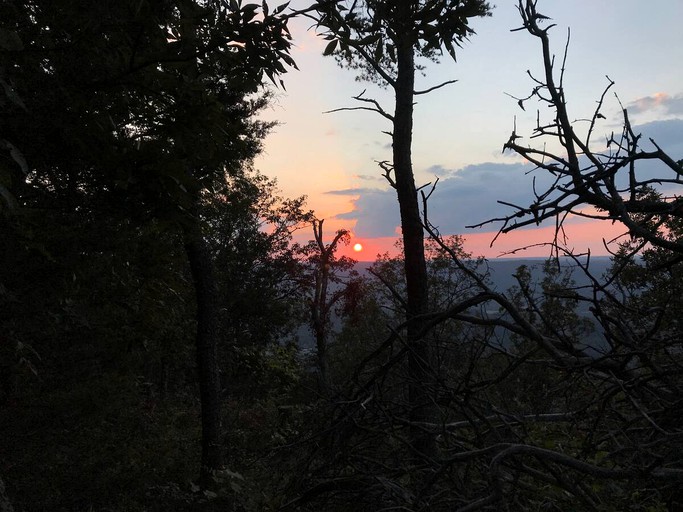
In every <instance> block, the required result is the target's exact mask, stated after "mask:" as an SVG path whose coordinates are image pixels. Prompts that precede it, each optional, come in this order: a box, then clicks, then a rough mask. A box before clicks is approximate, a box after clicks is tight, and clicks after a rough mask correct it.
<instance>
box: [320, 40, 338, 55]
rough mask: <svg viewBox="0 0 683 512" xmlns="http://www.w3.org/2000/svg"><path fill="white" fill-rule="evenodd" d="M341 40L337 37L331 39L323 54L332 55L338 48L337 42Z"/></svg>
mask: <svg viewBox="0 0 683 512" xmlns="http://www.w3.org/2000/svg"><path fill="white" fill-rule="evenodd" d="M338 42H339V41H338V40H337V39H335V40H333V41H330V42H329V43H328V44H327V46H326V47H325V50H324V51H323V55H332V53H334V50H336V49H337V43H338Z"/></svg>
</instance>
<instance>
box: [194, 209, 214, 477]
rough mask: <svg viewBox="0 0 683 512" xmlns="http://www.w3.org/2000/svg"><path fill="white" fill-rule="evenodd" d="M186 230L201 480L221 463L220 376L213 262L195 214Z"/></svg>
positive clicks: (211, 473) (209, 475) (212, 472)
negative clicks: (194, 322)
mask: <svg viewBox="0 0 683 512" xmlns="http://www.w3.org/2000/svg"><path fill="white" fill-rule="evenodd" d="M190 222H191V223H192V224H191V225H190V226H189V227H186V229H185V252H186V253H187V259H188V261H189V263H190V270H191V272H192V279H193V281H194V287H195V294H196V300H197V338H196V351H197V354H196V356H197V371H198V376H199V397H200V400H201V409H202V466H201V471H200V482H201V483H202V485H207V484H210V483H211V476H212V475H213V474H214V473H215V472H216V471H217V470H219V469H221V467H222V466H223V453H222V440H221V435H222V426H221V401H220V379H219V373H218V299H217V297H218V294H217V291H216V284H215V280H214V272H213V262H212V261H211V256H210V254H209V248H208V246H207V244H206V241H205V240H204V238H203V236H202V233H201V229H200V226H199V220H198V219H197V218H196V217H195V218H193V219H192V220H190Z"/></svg>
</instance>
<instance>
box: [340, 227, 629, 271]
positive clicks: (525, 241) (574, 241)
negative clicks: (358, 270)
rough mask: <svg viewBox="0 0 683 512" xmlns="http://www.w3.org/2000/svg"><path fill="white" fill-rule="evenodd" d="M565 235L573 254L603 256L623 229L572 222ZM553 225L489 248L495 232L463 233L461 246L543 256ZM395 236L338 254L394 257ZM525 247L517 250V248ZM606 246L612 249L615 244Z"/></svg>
mask: <svg viewBox="0 0 683 512" xmlns="http://www.w3.org/2000/svg"><path fill="white" fill-rule="evenodd" d="M564 231H565V234H566V236H567V240H566V245H567V247H569V248H571V249H572V250H573V251H574V252H575V253H576V254H580V253H585V252H586V251H588V250H589V249H590V252H591V254H592V255H593V256H607V255H609V253H608V251H607V250H606V249H605V246H604V244H603V239H604V240H605V241H607V242H610V241H611V240H612V239H615V238H618V237H619V236H621V235H623V234H624V233H625V231H626V229H625V228H624V227H623V226H622V225H621V224H612V223H610V222H605V221H576V222H570V223H567V224H565V226H564ZM554 233H555V228H554V226H547V227H539V228H535V229H520V230H519V231H512V232H511V233H507V234H505V235H500V236H499V237H498V239H497V240H496V241H495V243H494V244H493V247H491V242H492V240H493V239H494V238H495V236H496V233H495V232H490V231H489V232H483V233H481V232H479V233H475V232H471V233H464V234H463V237H464V239H465V244H464V249H465V251H466V252H468V253H470V254H471V255H472V256H473V257H478V256H484V257H486V258H539V257H542V258H545V257H549V256H550V255H551V248H550V246H549V245H543V244H547V243H548V242H551V241H552V240H553V236H554ZM397 240H398V237H377V238H364V239H363V244H362V245H363V250H362V252H360V253H359V252H357V251H355V246H353V245H349V246H341V247H339V251H338V253H337V254H338V255H339V256H347V257H349V258H353V259H356V260H360V261H374V260H375V259H376V258H377V256H379V255H382V254H385V253H388V254H389V256H397V255H398V250H397V248H396V245H395V244H396V241H397ZM523 247H527V249H524V250H521V248H523ZM610 248H611V249H612V250H616V245H615V244H611V245H610Z"/></svg>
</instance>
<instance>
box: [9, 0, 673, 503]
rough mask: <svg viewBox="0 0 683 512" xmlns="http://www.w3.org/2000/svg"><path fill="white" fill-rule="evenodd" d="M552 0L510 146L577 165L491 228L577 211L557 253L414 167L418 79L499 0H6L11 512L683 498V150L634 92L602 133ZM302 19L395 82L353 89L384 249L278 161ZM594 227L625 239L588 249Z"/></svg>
mask: <svg viewBox="0 0 683 512" xmlns="http://www.w3.org/2000/svg"><path fill="white" fill-rule="evenodd" d="M542 9H543V2H540V5H539V6H538V10H537V2H535V1H532V0H520V1H519V14H520V20H519V22H520V31H522V32H524V33H525V34H526V37H529V38H534V39H535V40H537V41H538V42H539V44H540V48H541V51H540V52H539V60H540V62H541V63H542V66H543V70H544V74H543V75H542V76H533V75H532V74H531V73H530V75H531V76H530V80H531V84H530V91H531V94H530V96H529V97H528V98H522V99H518V98H515V100H517V101H519V105H520V106H521V107H522V108H524V105H525V104H527V105H528V104H529V103H530V102H531V101H538V102H540V103H541V105H542V106H543V107H544V108H543V110H542V112H543V113H542V114H539V122H538V126H537V127H536V129H535V131H534V132H533V133H531V134H525V135H526V136H527V138H526V139H522V135H521V134H518V133H516V132H513V133H512V135H511V137H510V138H509V140H508V141H507V143H505V151H509V152H512V153H514V154H515V155H517V157H519V158H522V159H524V160H525V161H527V162H529V163H530V164H532V165H533V166H534V167H535V168H536V171H537V172H539V173H545V174H546V175H548V176H550V177H551V178H552V179H549V180H546V181H544V182H543V183H546V182H547V183H548V184H549V185H548V187H547V188H546V189H543V190H541V189H540V188H539V189H537V190H534V191H533V194H534V198H535V199H534V202H533V204H531V205H524V206H521V205H508V206H509V208H510V210H509V215H507V216H506V217H504V218H498V219H491V223H493V225H495V229H499V230H500V232H501V233H505V232H509V231H512V230H517V229H524V228H532V227H534V226H537V225H539V224H540V223H542V222H543V221H547V222H550V223H551V224H553V225H554V226H555V231H554V237H553V238H551V239H549V240H547V244H546V245H547V248H548V255H549V257H548V258H547V259H543V260H538V261H535V262H530V261H514V260H502V261H487V260H486V259H485V258H482V257H479V255H477V254H470V253H468V252H467V250H466V238H463V237H462V236H460V235H448V234H442V233H440V232H439V230H438V228H437V227H436V226H434V225H433V224H432V222H430V209H429V205H430V203H429V201H430V198H431V196H432V193H433V192H434V190H435V189H438V182H436V183H434V184H432V185H431V186H428V187H421V188H420V187H416V184H415V179H414V175H413V165H412V155H411V148H412V147H413V139H412V136H413V116H414V109H416V108H419V105H417V103H416V101H415V98H416V97H417V96H420V95H421V94H428V93H430V92H431V90H423V91H417V90H416V89H415V75H416V73H419V72H420V71H421V69H422V67H421V62H426V61H437V60H438V59H439V58H444V59H450V58H453V59H455V57H456V53H457V52H460V51H461V50H462V48H461V46H462V43H463V42H464V41H466V40H467V39H468V38H470V37H474V32H473V30H472V29H471V26H470V22H471V21H472V20H473V19H474V18H477V17H482V16H489V15H491V14H492V12H494V11H493V6H492V5H490V4H489V3H488V2H486V1H483V0H468V1H454V0H428V1H422V0H410V1H405V2H392V1H385V0H365V1H350V0H349V1H347V0H335V1H329V0H316V1H313V0H312V3H311V5H310V6H308V7H307V8H305V9H302V10H298V11H295V10H293V9H292V8H290V7H289V6H288V5H287V4H284V5H279V6H275V5H269V4H268V2H264V3H263V4H261V5H257V4H249V3H244V2H241V1H236V0H230V1H227V0H226V1H222V0H221V1H218V0H216V1H208V0H206V1H205V0H166V1H163V2H156V1H150V0H118V1H115V2H84V1H81V0H69V1H66V0H58V1H55V0H28V1H14V0H10V1H6V2H2V3H0V85H1V86H2V87H1V88H0V511H2V512H5V511H10V510H15V511H17V512H20V511H55V512H56V511H83V512H85V511H88V512H95V511H101V512H105V511H110V512H123V511H162V510H163V511H166V510H188V511H189V510H207V511H208V510H212V511H213V510H215V511H219V510H220V511H269V510H273V511H274V510H283V511H284V510H301V511H309V510H310V511H320V510H324V511H328V510H329V511H351V510H353V511H379V510H405V511H446V510H449V511H451V510H455V511H460V512H465V511H474V510H487V511H497V510H509V511H527V510H538V511H541V510H574V511H596V510H600V511H603V510H604V511H609V510H613V511H621V510H624V511H626V510H628V511H649V512H655V511H665V510H670V511H677V510H682V509H683V493H682V491H681V488H682V484H683V414H682V412H681V411H682V410H683V407H682V405H683V402H682V398H681V397H683V366H682V365H683V346H682V340H683V330H682V326H681V318H683V317H682V316H681V308H682V307H683V302H682V299H681V297H683V293H682V289H681V288H682V286H683V281H682V280H681V275H682V274H681V269H682V265H683V242H682V240H683V238H682V237H683V231H682V225H681V218H682V217H683V207H682V206H683V199H681V197H680V195H679V194H680V192H679V189H680V183H681V180H680V177H681V174H683V160H681V158H683V155H670V154H668V153H667V152H666V151H664V150H663V149H662V148H661V147H660V146H658V145H657V143H656V141H652V143H651V145H642V144H641V142H642V141H641V139H640V135H639V134H638V133H635V131H634V129H633V128H632V126H631V124H630V121H629V118H628V113H627V111H626V110H624V111H623V123H622V126H621V127H620V128H619V129H618V130H616V131H614V132H613V133H612V136H611V139H609V140H608V141H607V146H608V147H607V149H604V148H602V146H599V145H597V143H596V142H595V139H596V138H599V137H596V135H595V126H596V124H598V123H600V121H601V119H603V118H604V115H603V114H602V110H601V109H602V106H603V100H604V97H605V94H607V92H608V91H609V90H610V89H611V88H612V86H613V85H614V84H613V83H612V82H611V81H610V82H609V85H608V87H607V88H606V90H605V94H603V97H602V98H598V102H597V103H596V105H597V106H596V109H595V111H594V112H589V113H588V114H586V113H585V112H580V113H572V114H570V113H569V107H568V104H567V101H566V98H565V90H564V86H563V76H564V73H565V72H566V73H570V72H571V69H567V70H566V71H565V68H564V64H560V62H562V58H561V55H560V56H558V57H557V58H555V57H553V51H552V49H551V47H550V35H551V34H552V33H553V31H552V25H550V24H548V23H546V17H545V16H543V15H542V14H541V12H542ZM494 15H495V13H494ZM295 17H305V18H306V19H308V20H310V21H311V23H312V24H313V28H314V29H315V30H316V33H317V34H319V36H320V37H322V38H324V39H325V41H326V48H325V54H326V55H329V56H332V57H333V58H335V59H336V60H337V62H338V63H339V64H340V65H341V66H342V67H344V69H346V70H347V71H348V72H349V73H352V74H356V75H357V76H358V78H359V80H361V81H363V80H364V81H370V82H373V83H379V84H382V86H383V87H385V88H387V89H388V90H389V91H390V92H391V94H392V95H393V96H392V98H393V99H394V100H395V102H394V105H393V107H394V109H393V110H391V111H387V110H385V109H384V108H383V107H381V106H380V105H379V103H378V102H376V101H374V100H372V99H371V98H368V97H364V96H362V95H361V96H357V97H356V100H357V101H358V102H359V105H360V106H361V107H360V108H362V109H364V110H370V111H373V112H374V113H376V114H377V115H379V116H381V117H382V118H384V119H385V120H386V121H387V122H388V123H389V124H390V125H391V128H390V131H389V132H388V135H389V136H390V137H391V139H392V146H391V152H392V153H391V160H390V161H383V162H380V163H379V166H380V172H381V174H382V175H383V176H384V177H385V178H386V180H387V183H388V184H389V185H390V186H391V188H392V189H393V190H394V191H395V192H396V209H397V212H399V214H400V220H401V239H400V241H399V247H400V250H399V251H397V254H395V255H391V254H385V255H380V256H379V257H378V258H377V259H376V261H374V262H372V263H370V264H368V265H364V266H363V267H362V268H361V267H355V266H354V264H355V262H354V261H353V260H351V259H349V258H347V257H344V256H340V248H341V247H343V246H344V244H348V243H349V241H350V232H349V231H348V230H339V231H328V230H326V229H325V224H324V220H323V219H319V218H317V216H316V212H314V211H310V210H309V208H308V207H307V206H306V201H305V198H284V197H281V193H280V192H279V190H278V186H277V183H276V182H274V181H273V180H271V179H269V178H266V177H265V176H264V175H263V174H261V173H260V172H259V171H258V170H256V169H255V168H254V165H253V162H254V159H255V157H256V156H257V155H258V154H259V153H260V152H261V151H262V149H263V141H264V137H265V136H266V135H267V134H268V132H269V130H270V129H271V128H272V127H273V125H272V124H271V123H267V122H264V121H262V120H261V118H260V117H259V114H260V113H261V112H262V110H263V109H264V108H265V107H267V106H268V105H269V102H270V101H271V98H272V91H273V90H274V88H277V87H285V86H286V79H287V77H286V73H287V72H288V71H290V70H292V69H294V68H295V67H296V63H295V62H294V60H293V59H292V57H291V56H290V49H291V45H292V44H295V43H296V41H292V39H291V36H290V34H289V32H288V30H287V24H288V22H290V20H291V19H293V18H295ZM462 51H465V50H462ZM564 51H570V50H567V49H566V48H565V49H564ZM442 85H444V84H442ZM440 87H441V86H436V87H434V89H436V88H440ZM349 110H354V108H350V109H349ZM578 116H582V117H581V119H582V121H581V122H577V121H575V120H576V119H577V118H578ZM586 118H587V119H588V121H587V122H586V120H585V119H586ZM467 122H472V121H467ZM284 129H286V127H284ZM528 135H531V136H532V137H528ZM522 140H523V141H524V143H522ZM503 142H505V141H501V143H503ZM528 144H530V145H528ZM603 145H604V144H603ZM596 147H600V148H602V149H600V150H596V149H595V148H596ZM553 148H556V149H553ZM643 162H647V163H648V166H649V167H648V169H649V170H648V173H646V174H642V173H641V172H640V171H639V169H640V166H641V165H642V164H643ZM653 165H654V166H655V167H654V168H655V169H656V172H657V173H658V174H656V175H652V173H651V172H652V171H651V169H652V168H653ZM492 200H495V199H492ZM576 217H581V218H586V217H588V218H590V219H591V220H594V221H596V222H603V223H605V224H610V225H612V224H618V225H620V226H622V227H623V231H624V234H625V236H623V237H622V238H620V239H619V240H616V241H612V242H611V243H609V241H606V242H605V244H606V246H607V247H608V248H610V249H611V250H612V254H611V256H608V257H604V258H595V257H593V256H592V255H590V254H577V253H575V252H574V251H573V250H571V248H570V247H568V246H567V244H566V243H564V242H565V238H564V234H563V226H564V223H565V222H570V219H572V218H576ZM568 219H569V220H568ZM297 233H310V237H309V238H310V241H309V242H308V243H302V242H301V241H299V242H297V241H295V234H297ZM296 240H301V238H296ZM304 337H306V338H307V339H306V340H304V339H303V338H304Z"/></svg>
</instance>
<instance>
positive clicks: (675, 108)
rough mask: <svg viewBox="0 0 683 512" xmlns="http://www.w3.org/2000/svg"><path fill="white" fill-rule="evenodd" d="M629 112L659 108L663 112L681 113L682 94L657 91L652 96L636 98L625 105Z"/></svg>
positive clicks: (636, 112)
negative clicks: (671, 94)
mask: <svg viewBox="0 0 683 512" xmlns="http://www.w3.org/2000/svg"><path fill="white" fill-rule="evenodd" d="M627 109H628V110H629V112H633V113H635V114H640V113H642V112H647V111H650V110H661V111H663V112H664V113H665V114H669V115H678V114H683V94H675V95H673V96H670V95H668V94H667V93H665V92H658V93H655V94H653V95H652V96H645V97H643V98H638V99H637V100H635V101H634V102H632V103H630V104H629V105H627Z"/></svg>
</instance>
